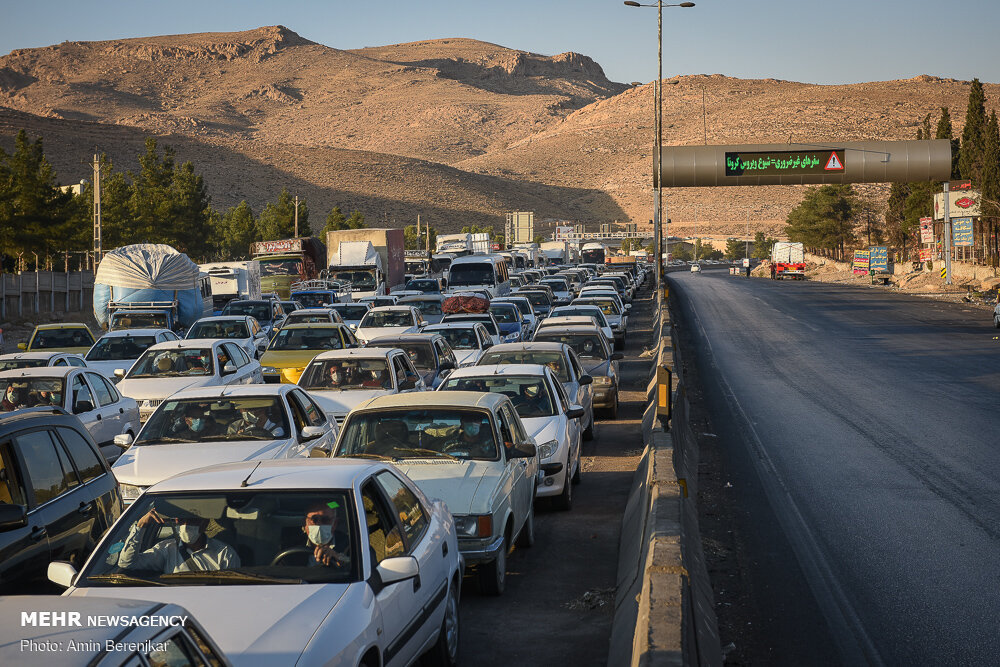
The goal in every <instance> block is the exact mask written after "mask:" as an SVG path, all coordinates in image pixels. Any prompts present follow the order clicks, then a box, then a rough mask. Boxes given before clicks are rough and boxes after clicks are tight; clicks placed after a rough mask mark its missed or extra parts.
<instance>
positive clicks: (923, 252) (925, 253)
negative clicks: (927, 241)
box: [920, 248, 934, 262]
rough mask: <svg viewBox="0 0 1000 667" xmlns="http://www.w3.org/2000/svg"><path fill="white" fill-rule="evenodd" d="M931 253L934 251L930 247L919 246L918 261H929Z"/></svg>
mask: <svg viewBox="0 0 1000 667" xmlns="http://www.w3.org/2000/svg"><path fill="white" fill-rule="evenodd" d="M933 254H934V251H933V250H931V249H930V248H921V249H920V261H921V262H929V261H931V255H933Z"/></svg>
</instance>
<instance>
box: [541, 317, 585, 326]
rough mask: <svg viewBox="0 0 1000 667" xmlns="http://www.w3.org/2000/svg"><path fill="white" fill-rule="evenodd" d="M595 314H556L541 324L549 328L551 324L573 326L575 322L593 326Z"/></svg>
mask: <svg viewBox="0 0 1000 667" xmlns="http://www.w3.org/2000/svg"><path fill="white" fill-rule="evenodd" d="M592 318H593V315H556V316H555V317H552V316H550V317H546V318H545V319H544V320H542V322H541V325H540V326H544V327H545V328H548V327H550V326H572V325H574V324H582V325H590V326H593V324H594V322H593V319H592Z"/></svg>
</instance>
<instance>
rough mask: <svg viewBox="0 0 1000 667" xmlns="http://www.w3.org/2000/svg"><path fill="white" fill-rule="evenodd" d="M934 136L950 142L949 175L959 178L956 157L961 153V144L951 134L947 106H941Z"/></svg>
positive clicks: (949, 115)
mask: <svg viewBox="0 0 1000 667" xmlns="http://www.w3.org/2000/svg"><path fill="white" fill-rule="evenodd" d="M934 138H935V139H948V140H949V141H950V142H951V177H952V178H959V177H960V176H959V172H958V157H959V155H960V154H961V144H959V141H958V139H956V138H955V135H954V134H953V129H952V126H951V114H950V113H949V112H948V107H941V118H940V119H939V120H938V124H937V129H936V130H935V132H934Z"/></svg>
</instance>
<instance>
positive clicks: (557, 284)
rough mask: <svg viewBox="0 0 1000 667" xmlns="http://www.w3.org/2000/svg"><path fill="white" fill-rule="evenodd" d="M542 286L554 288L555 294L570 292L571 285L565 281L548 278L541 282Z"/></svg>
mask: <svg viewBox="0 0 1000 667" xmlns="http://www.w3.org/2000/svg"><path fill="white" fill-rule="evenodd" d="M541 284H542V285H548V286H549V287H551V288H552V291H553V292H566V291H568V290H569V285H568V284H567V281H565V280H557V279H555V278H546V279H545V280H543V281H542V282H541Z"/></svg>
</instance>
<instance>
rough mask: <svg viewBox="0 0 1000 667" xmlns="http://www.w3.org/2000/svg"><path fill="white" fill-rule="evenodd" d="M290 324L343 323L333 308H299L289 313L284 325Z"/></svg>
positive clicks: (342, 319)
mask: <svg viewBox="0 0 1000 667" xmlns="http://www.w3.org/2000/svg"><path fill="white" fill-rule="evenodd" d="M290 324H344V318H342V317H341V316H340V313H339V312H338V311H336V310H334V309H333V308H329V307H324V308H299V309H298V310H296V311H295V312H292V313H289V314H288V317H286V318H285V324H284V326H286V327H287V326H288V325H290Z"/></svg>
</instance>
